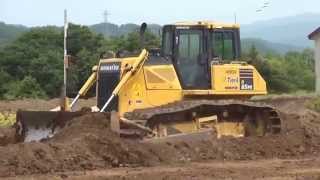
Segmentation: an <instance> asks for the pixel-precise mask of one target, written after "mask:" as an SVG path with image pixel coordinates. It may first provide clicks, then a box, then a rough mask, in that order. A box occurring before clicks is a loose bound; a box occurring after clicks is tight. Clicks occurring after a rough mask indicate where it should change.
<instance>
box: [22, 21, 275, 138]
mask: <svg viewBox="0 0 320 180" xmlns="http://www.w3.org/2000/svg"><path fill="white" fill-rule="evenodd" d="M239 29H240V26H239V25H238V24H226V23H217V22H210V21H199V22H179V23H175V24H170V25H165V26H164V27H163V30H162V43H161V44H162V45H161V48H160V49H159V50H157V49H151V50H145V49H143V50H142V51H141V53H140V55H138V56H131V57H112V58H108V59H101V60H100V62H99V64H98V65H97V66H95V67H94V68H93V73H92V75H91V76H90V77H89V78H88V80H87V82H86V83H85V84H84V86H83V87H82V88H81V90H80V91H79V93H78V95H77V97H76V98H75V99H74V100H73V102H72V103H71V105H70V109H71V110H72V109H73V107H74V105H75V104H76V102H77V100H78V99H79V98H81V97H82V96H84V95H85V94H86V93H87V91H88V90H89V89H90V88H91V87H92V86H94V84H95V87H96V99H97V104H96V108H95V109H97V110H98V111H100V112H101V113H103V112H112V113H111V119H112V120H111V121H112V123H115V125H113V127H114V129H116V131H117V132H118V133H119V134H120V135H122V134H123V135H125V134H127V135H128V134H130V133H131V134H139V133H140V135H141V134H143V136H144V137H153V138H156V137H166V136H171V135H176V134H188V133H195V132H200V131H202V130H208V129H211V130H214V131H215V132H217V136H218V137H221V136H233V137H243V136H252V135H253V136H263V135H265V134H268V133H270V134H272V133H279V132H280V131H281V120H280V118H279V115H278V112H277V111H276V110H275V109H274V108H273V107H271V106H268V105H265V104H262V103H259V102H253V101H250V100H249V99H250V98H251V97H252V96H256V95H265V94H267V88H266V82H265V80H264V79H263V77H262V76H261V75H260V74H259V72H258V71H257V69H256V68H255V67H254V66H252V65H250V64H247V63H246V62H241V61H239V59H240V52H241V50H240V30H239ZM141 31H142V33H143V31H144V29H143V30H141ZM142 37H143V36H142ZM142 39H143V38H142ZM86 113H87V112H86ZM82 114H83V112H79V111H78V112H71V111H70V112H64V111H59V112H32V111H19V112H18V113H17V124H18V127H20V128H18V131H19V133H20V137H21V138H22V140H24V141H31V140H39V139H41V138H44V137H50V136H51V135H53V134H54V132H57V131H58V130H59V128H61V126H63V125H62V124H64V123H61V122H65V121H68V120H70V119H72V118H73V117H75V116H80V115H82ZM39 137H41V138H39Z"/></svg>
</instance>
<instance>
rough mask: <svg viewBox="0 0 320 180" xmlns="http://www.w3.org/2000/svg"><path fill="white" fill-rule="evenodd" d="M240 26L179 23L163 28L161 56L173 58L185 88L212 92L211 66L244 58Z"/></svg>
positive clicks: (210, 23) (211, 23)
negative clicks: (241, 54) (241, 56)
mask: <svg viewBox="0 0 320 180" xmlns="http://www.w3.org/2000/svg"><path fill="white" fill-rule="evenodd" d="M239 34H240V33H239V25H237V24H221V23H215V22H196V23H189V22H183V23H177V24H174V25H166V26H164V27H163V33H162V48H161V55H162V56H163V57H167V58H170V59H172V62H173V65H174V67H175V69H176V72H177V75H178V77H179V80H180V82H181V85H182V88H183V89H210V88H211V83H210V82H211V66H212V64H214V63H216V62H218V61H222V62H230V61H233V60H236V59H238V58H239V57H240V35H239Z"/></svg>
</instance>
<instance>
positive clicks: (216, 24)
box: [172, 21, 240, 29]
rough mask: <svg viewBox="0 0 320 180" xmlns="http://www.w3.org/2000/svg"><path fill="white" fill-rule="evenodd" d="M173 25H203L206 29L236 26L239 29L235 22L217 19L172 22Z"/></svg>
mask: <svg viewBox="0 0 320 180" xmlns="http://www.w3.org/2000/svg"><path fill="white" fill-rule="evenodd" d="M172 25H174V26H204V27H206V28H208V29H215V28H236V29H239V28H240V25H239V24H235V23H222V22H217V21H181V22H177V23H174V24H172Z"/></svg>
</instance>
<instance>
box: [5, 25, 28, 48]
mask: <svg viewBox="0 0 320 180" xmlns="http://www.w3.org/2000/svg"><path fill="white" fill-rule="evenodd" d="M27 30H28V28H27V27H25V26H22V25H11V24H5V23H4V22H0V47H1V46H4V45H6V44H8V43H10V42H11V41H13V40H14V39H15V38H16V37H17V36H19V35H20V34H21V33H23V32H25V31H27Z"/></svg>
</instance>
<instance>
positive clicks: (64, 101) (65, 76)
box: [61, 9, 68, 111]
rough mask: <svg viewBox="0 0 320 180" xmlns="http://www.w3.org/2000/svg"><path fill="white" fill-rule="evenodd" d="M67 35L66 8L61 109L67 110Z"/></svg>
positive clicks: (65, 13)
mask: <svg viewBox="0 0 320 180" xmlns="http://www.w3.org/2000/svg"><path fill="white" fill-rule="evenodd" d="M67 36H68V18H67V10H66V9H65V10H64V38H63V40H64V41H63V51H64V52H63V90H62V91H63V92H62V99H63V100H62V101H63V102H61V110H62V111H66V110H67V108H68V100H67V69H68V52H67Z"/></svg>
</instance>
